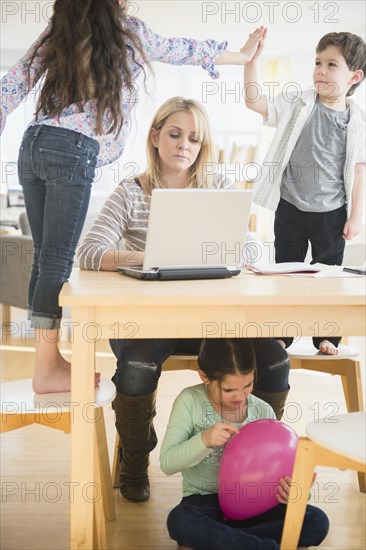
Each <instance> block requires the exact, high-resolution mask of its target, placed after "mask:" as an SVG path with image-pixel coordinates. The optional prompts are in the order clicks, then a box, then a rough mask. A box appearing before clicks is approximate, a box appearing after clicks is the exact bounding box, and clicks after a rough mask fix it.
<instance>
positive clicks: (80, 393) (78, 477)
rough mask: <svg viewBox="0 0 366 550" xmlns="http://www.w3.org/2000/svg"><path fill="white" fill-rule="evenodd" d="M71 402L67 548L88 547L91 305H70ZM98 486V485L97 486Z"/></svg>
mask: <svg viewBox="0 0 366 550" xmlns="http://www.w3.org/2000/svg"><path fill="white" fill-rule="evenodd" d="M72 320H73V331H72V336H71V338H72V361H71V365H72V366H71V401H72V411H73V414H72V419H71V422H72V427H71V434H72V436H71V437H72V439H71V443H72V448H71V488H72V493H71V494H72V498H71V503H70V504H71V513H70V524H71V534H70V536H71V544H70V547H71V550H91V549H92V548H94V541H93V538H94V537H93V507H94V502H93V501H94V497H95V493H98V490H96V486H95V480H94V461H95V439H94V438H95V426H94V372H95V341H96V339H97V338H96V331H97V327H96V326H95V323H94V309H93V308H81V307H80V308H78V307H74V308H73V318H72ZM97 489H98V488H97Z"/></svg>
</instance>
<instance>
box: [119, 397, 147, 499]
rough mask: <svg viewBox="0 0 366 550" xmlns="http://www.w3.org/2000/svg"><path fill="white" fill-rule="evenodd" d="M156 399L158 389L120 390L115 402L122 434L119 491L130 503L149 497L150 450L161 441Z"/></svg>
mask: <svg viewBox="0 0 366 550" xmlns="http://www.w3.org/2000/svg"><path fill="white" fill-rule="evenodd" d="M155 398H156V392H154V393H151V394H150V395H143V396H141V397H131V396H129V395H124V394H122V393H118V392H117V396H116V398H115V400H114V401H113V408H114V411H115V413H116V428H117V432H118V434H119V437H120V447H119V457H120V468H121V469H120V475H119V481H120V491H121V495H122V496H123V497H124V498H125V499H126V500H130V501H131V502H144V501H145V500H148V499H149V497H150V484H149V477H148V472H147V470H148V466H149V453H150V451H152V450H153V449H154V448H155V446H156V444H157V442H158V440H157V437H156V433H155V429H154V425H153V418H154V416H155V414H156V410H155Z"/></svg>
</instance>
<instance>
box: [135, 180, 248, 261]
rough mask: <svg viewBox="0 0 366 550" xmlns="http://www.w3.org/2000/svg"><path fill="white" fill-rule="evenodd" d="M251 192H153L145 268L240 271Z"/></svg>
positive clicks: (213, 190) (232, 190)
mask: <svg viewBox="0 0 366 550" xmlns="http://www.w3.org/2000/svg"><path fill="white" fill-rule="evenodd" d="M252 195H253V193H252V191H251V190H244V189H154V190H153V192H152V198H151V206H150V215H149V222H148V229H147V237H146V246H145V255H144V265H143V269H144V270H147V269H153V268H161V269H164V268H173V267H174V268H187V267H193V268H197V267H204V266H207V267H212V266H240V265H242V263H243V256H242V251H243V247H244V243H245V236H246V232H247V226H248V220H249V214H250V208H251V203H252Z"/></svg>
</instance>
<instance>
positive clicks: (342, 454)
mask: <svg viewBox="0 0 366 550" xmlns="http://www.w3.org/2000/svg"><path fill="white" fill-rule="evenodd" d="M305 431H306V434H307V436H308V437H301V438H300V440H299V444H298V448H297V452H296V459H295V465H294V471H293V474H292V486H291V489H290V494H289V502H288V505H287V510H286V517H285V525H284V529H283V534H282V540H281V550H296V549H297V547H298V543H299V537H300V532H301V527H302V523H303V521H304V514H305V509H306V505H307V500H308V494H309V489H310V484H311V482H312V478H313V472H314V468H315V466H317V465H319V466H332V467H334V468H340V469H344V470H346V469H352V470H356V471H363V472H364V471H365V464H366V436H365V433H366V413H365V412H353V413H348V414H341V415H338V416H333V417H331V418H330V417H327V418H321V419H319V420H317V421H316V422H310V423H309V424H307V426H306V428H305Z"/></svg>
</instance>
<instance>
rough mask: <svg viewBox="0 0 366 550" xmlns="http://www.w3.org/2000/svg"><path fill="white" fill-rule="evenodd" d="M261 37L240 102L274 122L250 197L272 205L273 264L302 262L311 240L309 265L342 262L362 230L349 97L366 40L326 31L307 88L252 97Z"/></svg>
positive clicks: (355, 123) (357, 139)
mask: <svg viewBox="0 0 366 550" xmlns="http://www.w3.org/2000/svg"><path fill="white" fill-rule="evenodd" d="M265 36H266V32H264V33H263V40H262V41H261V43H260V44H259V47H258V50H257V53H256V55H255V56H254V57H253V59H252V60H251V62H250V63H248V64H247V65H245V72H244V83H245V104H246V106H247V107H249V109H251V110H253V111H255V112H257V113H260V114H261V115H262V116H263V117H264V124H266V125H268V126H274V127H277V132H276V135H275V137H274V139H273V141H272V144H271V146H270V148H269V151H268V153H267V156H266V158H265V160H264V163H263V167H262V174H261V178H260V180H259V182H258V185H257V188H256V190H255V195H254V201H255V202H256V203H257V204H259V205H261V206H264V207H267V208H270V209H272V210H276V213H275V223H274V233H275V259H276V262H289V261H291V262H292V261H293V262H295V261H297V262H301V261H304V259H305V256H306V253H307V249H308V243H309V241H310V243H311V247H312V263H316V262H321V263H324V264H328V265H341V264H342V260H343V254H344V247H345V240H351V239H352V238H353V237H355V236H356V235H357V234H358V233H360V231H361V228H362V217H363V202H364V198H363V191H364V179H365V141H364V139H365V138H364V113H363V111H362V110H361V109H360V108H359V107H358V106H357V105H356V104H355V103H354V102H353V101H352V100H351V99H349V96H350V95H352V94H353V92H354V90H355V89H356V88H357V86H359V85H360V83H361V82H362V80H363V78H364V74H365V70H366V69H365V65H366V45H365V42H364V41H363V40H362V38H360V37H359V36H356V35H354V34H351V33H348V32H339V33H337V32H332V33H328V34H326V35H325V36H323V38H321V40H320V42H319V44H318V45H317V48H316V60H315V68H314V72H313V83H314V90H309V91H306V92H302V93H301V94H297V95H296V94H295V95H291V94H288V95H287V96H285V95H282V94H280V95H279V96H277V97H276V98H275V99H274V100H273V101H270V100H269V99H268V98H267V97H265V96H261V98H260V99H259V100H257V99H256V98H255V96H256V95H257V88H258V86H256V89H255V92H254V93H253V88H254V86H253V85H252V86H251V84H253V83H256V82H257V69H256V64H257V59H258V57H259V56H260V54H261V52H262V50H263V46H264V40H265ZM299 95H300V97H299ZM347 212H348V215H347ZM339 341H340V338H329V340H328V339H327V340H326V339H324V338H322V337H320V338H313V342H314V345H315V347H317V348H318V349H320V351H321V352H323V353H326V354H337V353H338V350H337V346H338V343H339ZM286 344H287V345H289V341H287V342H286Z"/></svg>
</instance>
